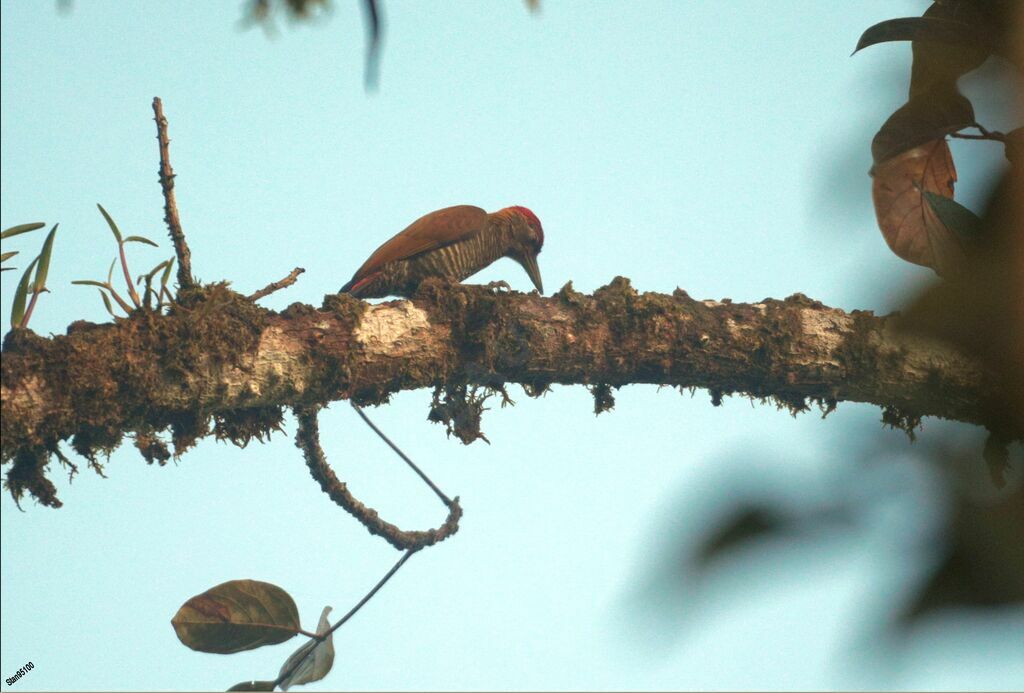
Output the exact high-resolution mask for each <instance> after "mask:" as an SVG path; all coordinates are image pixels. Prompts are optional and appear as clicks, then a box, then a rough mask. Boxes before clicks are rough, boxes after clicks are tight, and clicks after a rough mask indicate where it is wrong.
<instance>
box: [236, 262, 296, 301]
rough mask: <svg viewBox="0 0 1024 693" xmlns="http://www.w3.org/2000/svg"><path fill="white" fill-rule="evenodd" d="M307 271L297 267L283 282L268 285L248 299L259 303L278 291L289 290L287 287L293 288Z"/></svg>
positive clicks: (250, 295)
mask: <svg viewBox="0 0 1024 693" xmlns="http://www.w3.org/2000/svg"><path fill="white" fill-rule="evenodd" d="M305 271H306V270H304V269H302V268H301V267H296V268H295V269H293V270H292V271H291V274H289V275H288V276H287V277H285V278H284V279H282V280H281V281H277V282H272V283H270V284H267V285H266V286H264V287H263V288H262V289H260V290H259V291H257V292H255V293H252V294H249V296H248V299H249V300H250V301H258V300H260V299H261V298H263V297H264V296H269V295H270V294H272V293H274V292H275V291H277V290H278V289H284V288H287V287H289V286H291V285H292V284H294V283H295V281H296V280H297V279H298V278H299V275H300V274H302V273H303V272H305Z"/></svg>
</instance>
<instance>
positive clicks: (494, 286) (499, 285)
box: [484, 279, 512, 294]
mask: <svg viewBox="0 0 1024 693" xmlns="http://www.w3.org/2000/svg"><path fill="white" fill-rule="evenodd" d="M484 288H485V289H487V290H488V291H493V292H494V293H496V294H507V293H508V292H510V291H512V287H511V286H509V285H508V282H507V281H504V280H501V279H499V280H498V281H496V282H490V283H489V284H484Z"/></svg>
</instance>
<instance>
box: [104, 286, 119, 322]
mask: <svg viewBox="0 0 1024 693" xmlns="http://www.w3.org/2000/svg"><path fill="white" fill-rule="evenodd" d="M100 298H102V299H103V307H104V308H106V309H107V312H108V313H110V315H111V316H112V317H115V318H116V317H117V316H116V315H114V308H113V307H112V306H111V305H110V298H109V297H108V296H107V292H106V291H104V290H103V289H100Z"/></svg>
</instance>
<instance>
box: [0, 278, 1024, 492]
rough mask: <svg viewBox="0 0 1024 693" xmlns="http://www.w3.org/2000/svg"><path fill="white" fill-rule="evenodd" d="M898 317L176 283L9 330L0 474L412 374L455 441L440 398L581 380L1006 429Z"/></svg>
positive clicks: (361, 399)
mask: <svg viewBox="0 0 1024 693" xmlns="http://www.w3.org/2000/svg"><path fill="white" fill-rule="evenodd" d="M898 323H899V319H898V318H897V317H895V316H887V317H878V316H875V315H873V314H871V313H869V312H861V311H854V312H852V313H847V312H844V311H842V310H838V309H835V308H829V307H827V306H824V305H822V304H821V303H818V302H816V301H812V300H810V299H808V298H806V297H804V296H801V295H799V294H798V295H795V296H791V297H789V298H787V299H785V300H781V301H780V300H767V299H766V300H764V301H762V302H760V303H755V304H747V303H732V302H729V301H728V300H723V301H721V302H719V301H698V300H694V299H692V298H690V297H689V296H687V295H686V293H685V292H683V291H679V290H677V291H676V292H675V293H674V294H671V295H666V294H657V293H644V294H638V293H637V292H636V291H635V290H634V289H633V288H632V287H631V286H630V284H629V281H628V280H625V279H622V278H617V279H615V280H614V281H613V282H612V283H611V284H609V285H608V286H605V287H602V288H601V289H598V290H597V291H596V292H594V294H593V295H584V294H580V293H577V292H575V291H573V290H572V288H571V285H567V286H566V287H565V288H563V289H562V290H561V291H559V292H558V293H557V294H556V295H554V296H551V297H541V296H537V295H535V294H531V295H523V294H517V293H511V294H495V293H494V292H491V291H488V290H486V289H483V288H481V287H471V286H448V285H444V284H440V283H437V282H434V281H428V282H426V283H425V284H424V286H423V287H422V289H421V291H420V292H419V294H418V295H417V296H416V297H415V298H414V299H413V300H412V301H391V302H387V303H382V304H378V305H370V304H367V303H364V302H361V301H358V300H355V299H352V298H351V297H348V296H342V295H330V296H327V297H326V298H325V300H324V304H323V306H321V308H319V309H316V308H313V307H312V306H307V305H302V304H294V305H292V306H291V307H289V308H288V309H286V310H285V311H283V312H281V313H275V312H272V311H269V310H266V309H264V308H261V307H259V306H256V305H255V304H254V303H253V302H252V301H250V300H248V299H246V298H245V297H244V296H241V295H239V294H237V293H235V292H233V291H231V290H230V289H228V288H227V286H226V285H223V284H215V285H208V286H203V287H198V288H195V289H192V290H191V291H183V292H181V294H180V297H179V302H178V303H177V304H175V305H174V306H172V308H171V310H170V312H169V313H168V314H166V315H158V314H156V313H152V312H148V311H137V312H136V313H133V314H132V315H131V316H129V317H128V318H127V319H121V320H117V321H116V322H115V323H113V324H103V325H94V324H90V323H85V322H78V323H74V324H72V325H71V326H70V327H69V329H68V334H67V335H61V336H56V337H52V338H43V337H39V336H36V335H35V334H33V333H32V332H31V331H29V330H16V331H13V332H11V333H10V334H8V336H7V338H6V340H5V342H4V347H3V359H2V382H0V404H2V454H3V461H4V463H12V462H13V463H15V467H16V469H12V470H10V471H9V473H8V476H7V483H8V485H9V486H10V487H11V490H12V492H15V493H16V495H17V494H18V493H20V492H21V491H24V490H30V491H31V490H32V489H34V488H42V484H41V482H40V481H39V480H40V478H44V474H43V472H44V468H45V466H46V461H47V460H48V459H50V455H51V454H52V452H51V451H52V450H54V449H55V448H56V447H57V445H58V444H59V443H60V442H61V441H67V440H70V441H71V443H72V447H73V448H74V449H75V450H76V451H78V452H79V453H81V454H83V455H85V456H86V457H89V458H90V459H95V457H96V455H97V454H99V453H102V452H108V451H109V450H112V449H113V448H114V447H116V446H117V445H118V444H119V443H120V441H121V440H122V438H123V437H124V436H125V435H132V436H133V437H135V438H136V441H137V446H138V447H139V449H140V450H149V451H150V452H153V451H155V453H159V454H153V455H150V456H149V457H148V459H150V460H151V461H153V460H156V461H159V462H163V461H164V460H166V459H167V457H168V455H167V453H166V452H165V449H166V445H165V443H163V442H162V441H161V437H160V436H164V438H165V439H166V438H169V441H168V442H169V443H170V444H172V445H173V446H174V452H175V453H176V454H181V452H183V451H184V450H186V449H187V448H188V447H189V446H191V445H192V444H194V443H195V441H196V440H197V439H198V438H200V437H202V436H205V435H210V434H212V435H215V436H217V437H218V438H221V439H228V440H232V441H234V442H236V443H239V444H245V443H247V442H249V441H250V440H251V439H252V438H257V439H262V438H263V437H264V436H265V435H269V433H270V432H271V431H272V430H275V429H276V428H277V427H278V426H279V424H280V422H281V420H282V416H283V414H282V407H285V406H289V407H300V408H301V407H313V406H318V405H323V404H325V403H328V402H331V401H336V400H340V399H350V400H352V401H353V402H354V403H356V404H362V405H366V404H378V403H383V402H386V401H387V399H388V397H389V396H390V395H391V394H393V393H395V392H398V391H400V390H410V389H417V388H427V387H433V388H437V387H442V388H444V389H445V391H446V392H448V395H446V396H445V399H444V412H443V413H445V416H443V417H441V420H445V421H447V422H448V424H449V430H450V431H451V430H453V429H454V432H456V433H457V434H458V435H459V437H460V438H462V439H463V440H473V439H475V438H476V437H478V436H475V435H473V433H472V431H464V430H460V427H465V426H470V427H473V426H478V425H479V416H472V414H473V412H474V411H476V409H474V407H473V403H472V402H467V407H468V409H467V410H466V411H465V412H462V411H460V410H459V408H458V407H457V406H456V405H457V404H458V403H457V402H453V401H451V400H452V398H453V397H454V398H455V399H458V397H455V396H454V395H452V393H455V394H457V393H459V392H470V391H474V390H475V389H480V388H482V389H483V391H484V392H501V391H502V389H501V386H502V385H504V384H506V383H519V384H521V385H522V386H523V387H524V388H525V389H526V391H527V394H532V395H538V394H540V393H542V392H544V391H545V390H546V389H547V388H548V386H550V385H552V384H567V385H570V384H577V385H578V384H583V385H587V386H590V387H591V388H592V389H593V391H594V394H595V405H598V404H599V405H600V406H599V407H598V410H606V409H608V408H610V407H611V406H612V404H613V402H614V400H613V389H614V388H617V387H621V386H623V385H627V384H631V383H652V384H659V385H670V386H673V387H678V388H704V389H707V390H709V392H710V393H711V395H712V402H715V403H717V402H720V401H721V398H722V396H723V395H725V394H731V393H736V394H743V395H748V396H752V397H756V398H766V399H771V400H774V401H775V402H776V403H778V404H782V405H784V406H786V407H788V408H789V409H790V410H792V411H793V412H794V413H795V412H797V411H801V410H804V409H807V408H809V404H812V403H817V404H819V405H820V406H822V407H823V408H825V409H831V408H833V407H834V406H835V405H836V403H838V402H842V401H855V402H868V403H872V404H875V405H878V406H879V407H881V408H883V409H884V410H885V412H886V420H887V421H889V422H901V424H900V425H901V426H904V427H906V428H912V427H913V426H914V425H916V422H918V421H919V420H920V418H921V417H923V416H940V417H944V418H947V419H954V420H958V421H965V422H970V423H975V424H982V425H990V427H993V429H996V428H998V429H999V430H1001V431H1002V435H1003V436H1004V437H1007V438H1009V439H1015V438H1020V437H1021V425H1020V422H1019V420H1017V421H1011V422H1006V421H1001V422H996V423H997V424H998V425H997V426H992V424H993V422H992V421H991V417H992V412H998V411H1005V410H1006V409H1005V407H1003V406H1001V402H1002V401H1003V399H1002V398H1003V396H1004V394H1005V393H1003V392H1002V391H1001V390H1000V387H1001V384H1000V383H999V382H995V379H994V378H992V377H990V376H989V375H988V374H987V373H986V372H984V371H983V370H982V368H981V367H980V366H979V365H978V364H977V363H975V362H974V361H972V360H970V359H969V358H968V357H967V356H965V355H963V354H961V353H958V352H955V351H952V350H950V349H948V348H945V347H943V346H942V345H940V344H938V343H936V342H932V341H929V340H927V339H924V338H921V337H917V336H914V335H911V334H907V333H906V332H903V331H901V330H900V329H899V328H898ZM467 385H468V386H470V387H469V389H468V390H467V387H466V386H467ZM474 386H475V387H474ZM476 399H477V400H479V399H480V398H479V397H477V398H476ZM598 400H599V401H598ZM478 405H479V401H478V402H477V407H476V408H477V409H480V407H479V406H478ZM481 410H482V409H481ZM453 422H454V423H453ZM162 446H163V447H162Z"/></svg>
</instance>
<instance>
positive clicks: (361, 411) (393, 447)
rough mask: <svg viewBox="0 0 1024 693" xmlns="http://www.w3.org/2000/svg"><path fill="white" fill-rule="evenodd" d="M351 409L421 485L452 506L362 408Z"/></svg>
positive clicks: (442, 493) (447, 498) (354, 405)
mask: <svg viewBox="0 0 1024 693" xmlns="http://www.w3.org/2000/svg"><path fill="white" fill-rule="evenodd" d="M352 408H353V409H355V410H356V413H357V414H359V416H361V417H362V418H363V421H365V422H366V425H367V426H369V427H370V428H372V429H373V432H374V433H376V434H377V435H379V436H380V439H381V440H383V441H384V442H385V443H387V444H388V445H389V446H390V447H391V449H392V450H394V451H395V452H396V453H397V454H398V456H399V457H401V458H402V459H403V460H405V463H406V464H407V465H409V467H410V468H411V469H412V470H413V471H414V472H416V473H417V474H418V475H419V477H420V478H421V479H423V483H425V484H426V485H427V486H429V487H430V490H431V491H433V492H434V493H436V494H437V497H438V498H440V499H441V502H442V503H444V504H445V505H451V504H452V501H451V499H450V498H449V497H448V496H446V495H445V494H444V492H443V491H441V489H439V488H438V487H437V485H436V484H434V482H433V481H431V480H430V477H428V476H427V475H426V474H424V473H423V471H422V470H421V469H420V468H419V467H417V466H416V463H415V462H413V461H412V460H410V459H409V458H408V456H407V455H406V454H405V453H404V452H402V451H401V449H400V448H399V447H398V446H397V445H395V444H394V443H392V442H391V439H390V438H388V437H387V436H386V435H384V433H383V432H382V431H381V430H380V429H379V428H377V427H376V426H375V425H374V424H373V422H372V421H370V418H369V417H368V416H367V415H366V413H365V412H363V409H362V407H359V406H358V405H356V404H353V405H352Z"/></svg>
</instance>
